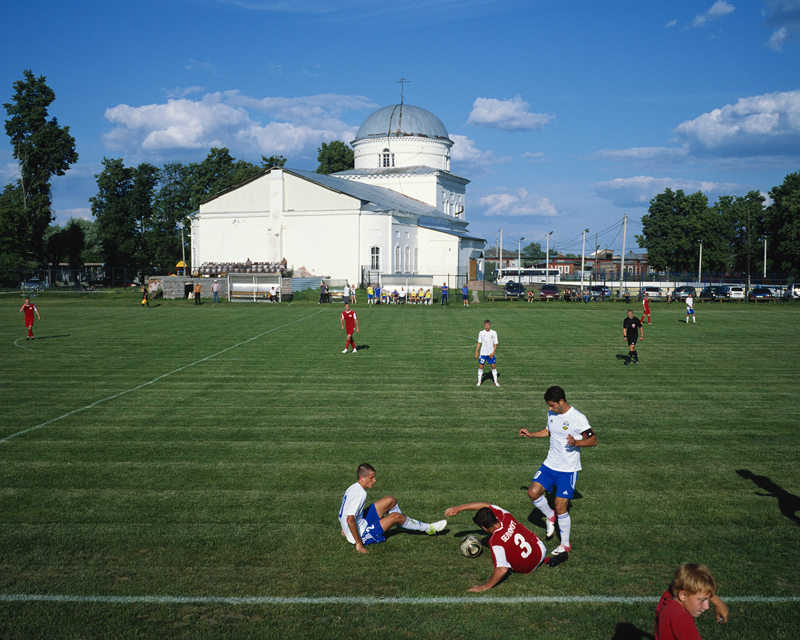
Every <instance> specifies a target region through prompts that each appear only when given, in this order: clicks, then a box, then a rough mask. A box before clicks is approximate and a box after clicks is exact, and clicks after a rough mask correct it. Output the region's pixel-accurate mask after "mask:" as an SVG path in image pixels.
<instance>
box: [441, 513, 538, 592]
mask: <svg viewBox="0 0 800 640" xmlns="http://www.w3.org/2000/svg"><path fill="white" fill-rule="evenodd" d="M462 511H477V512H478V513H476V514H475V517H474V518H473V519H472V521H473V522H474V523H475V524H477V525H478V526H479V527H480V528H481V529H483V530H484V531H485V532H486V533H488V534H490V535H491V537H490V538H489V548H490V549H491V550H492V561H493V562H494V571H492V575H491V577H490V578H489V579H488V580H487V581H486V582H484V583H483V584H476V585H475V586H474V587H472V588H470V589H469V591H472V592H474V593H480V592H481V591H486V590H487V589H491V588H492V587H493V586H495V585H496V584H497V583H498V582H500V580H502V579H503V577H504V576H505V575H506V574H507V573H508V570H509V569H511V570H512V571H516V572H517V573H530V572H531V571H533V570H534V569H537V568H538V567H539V566H541V564H542V563H543V562H544V557H545V555H546V554H547V551H546V550H545V548H544V544H542V541H541V540H539V538H537V537H536V534H534V533H533V532H531V531H528V529H526V528H525V527H523V526H522V525H521V524H520V523H519V522H517V521H516V520H515V519H514V516H512V515H511V514H510V513H509V512H508V511H506V510H505V509H501V508H500V507H498V506H497V505H494V504H489V503H488V502H468V503H467V504H461V505H458V506H457V507H449V508H448V509H446V510H445V512H444V514H445V516H446V517H448V518H451V517H453V516H455V515H458V514H459V513H461V512H462Z"/></svg>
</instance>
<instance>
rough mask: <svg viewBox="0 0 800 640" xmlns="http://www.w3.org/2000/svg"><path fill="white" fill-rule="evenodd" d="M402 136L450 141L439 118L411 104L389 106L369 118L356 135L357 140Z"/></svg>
mask: <svg viewBox="0 0 800 640" xmlns="http://www.w3.org/2000/svg"><path fill="white" fill-rule="evenodd" d="M400 136H418V137H425V138H437V139H441V140H450V137H449V136H448V134H447V129H446V128H445V126H444V124H443V123H442V121H441V120H439V118H437V117H436V116H435V115H433V114H432V113H431V112H430V111H428V110H427V109H423V108H421V107H415V106H412V105H410V104H393V105H389V106H387V107H382V108H380V109H378V110H377V111H375V112H374V113H372V114H371V115H369V116H367V119H366V120H364V122H363V124H362V125H361V127H359V129H358V133H356V140H361V139H362V138H386V137H400Z"/></svg>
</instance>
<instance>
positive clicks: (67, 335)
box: [34, 333, 71, 340]
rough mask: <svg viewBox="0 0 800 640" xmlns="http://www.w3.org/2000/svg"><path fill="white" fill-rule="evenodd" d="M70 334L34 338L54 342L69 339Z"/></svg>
mask: <svg viewBox="0 0 800 640" xmlns="http://www.w3.org/2000/svg"><path fill="white" fill-rule="evenodd" d="M70 335H71V334H69V333H62V334H59V335H57V336H34V338H35V339H36V340H54V339H56V338H69V337H70Z"/></svg>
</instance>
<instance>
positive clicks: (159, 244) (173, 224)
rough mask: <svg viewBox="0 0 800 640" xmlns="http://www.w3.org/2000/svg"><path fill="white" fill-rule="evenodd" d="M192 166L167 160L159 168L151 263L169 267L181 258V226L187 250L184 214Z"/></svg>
mask: <svg viewBox="0 0 800 640" xmlns="http://www.w3.org/2000/svg"><path fill="white" fill-rule="evenodd" d="M191 173H192V172H191V168H190V167H188V166H187V165H184V164H182V163H180V162H170V163H167V164H165V165H164V168H163V169H162V170H161V182H160V184H159V189H158V191H157V192H156V195H155V202H154V206H153V218H152V224H151V229H150V230H151V237H150V238H149V239H148V246H149V247H150V248H151V250H152V256H153V257H152V263H153V264H160V265H161V266H162V267H172V266H174V265H175V264H177V263H178V261H179V260H180V259H181V256H182V252H181V244H180V243H181V226H182V225H183V226H184V229H185V231H186V233H184V241H185V242H187V245H186V246H185V247H184V250H186V251H188V250H189V246H188V241H189V233H188V231H189V227H188V225H187V224H186V219H185V218H186V216H188V215H189V214H190V213H192V211H193V209H192V185H191V184H190V177H191Z"/></svg>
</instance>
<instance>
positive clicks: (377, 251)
mask: <svg viewBox="0 0 800 640" xmlns="http://www.w3.org/2000/svg"><path fill="white" fill-rule="evenodd" d="M369 268H370V269H372V270H373V271H380V270H381V248H380V247H371V248H370V250H369Z"/></svg>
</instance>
